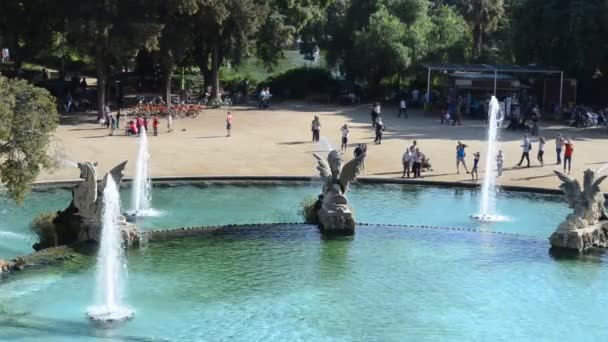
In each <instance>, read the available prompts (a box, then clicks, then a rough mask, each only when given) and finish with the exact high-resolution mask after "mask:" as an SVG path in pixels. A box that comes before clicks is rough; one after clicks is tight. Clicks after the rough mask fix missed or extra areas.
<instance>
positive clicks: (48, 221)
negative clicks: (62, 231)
mask: <svg viewBox="0 0 608 342" xmlns="http://www.w3.org/2000/svg"><path fill="white" fill-rule="evenodd" d="M55 217H57V213H55V212H50V213H42V214H40V215H38V216H37V217H36V218H35V219H34V220H33V221H32V223H31V224H30V229H31V230H32V232H34V234H36V235H37V236H38V243H37V244H35V245H34V246H35V247H34V249H36V250H39V249H44V248H48V247H54V246H57V245H58V238H57V231H56V230H55V224H54V223H53V220H55Z"/></svg>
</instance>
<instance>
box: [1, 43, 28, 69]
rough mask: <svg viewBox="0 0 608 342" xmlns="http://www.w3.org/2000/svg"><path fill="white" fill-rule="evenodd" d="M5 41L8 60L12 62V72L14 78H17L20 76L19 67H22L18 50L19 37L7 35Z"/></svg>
mask: <svg viewBox="0 0 608 342" xmlns="http://www.w3.org/2000/svg"><path fill="white" fill-rule="evenodd" d="M7 40H8V49H9V52H10V60H11V61H12V62H13V72H14V73H15V77H19V76H20V74H21V67H22V65H23V56H22V55H21V51H20V49H19V37H17V35H9V37H8V39H7ZM0 48H2V47H0Z"/></svg>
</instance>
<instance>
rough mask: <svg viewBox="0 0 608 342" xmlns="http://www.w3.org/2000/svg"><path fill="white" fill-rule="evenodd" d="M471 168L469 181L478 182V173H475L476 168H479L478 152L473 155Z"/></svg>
mask: <svg viewBox="0 0 608 342" xmlns="http://www.w3.org/2000/svg"><path fill="white" fill-rule="evenodd" d="M473 156H474V158H473V168H472V169H471V180H472V181H474V182H475V181H477V180H479V173H477V168H478V166H479V158H480V156H481V154H480V153H479V152H475V154H474V155H473Z"/></svg>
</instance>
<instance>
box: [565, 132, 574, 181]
mask: <svg viewBox="0 0 608 342" xmlns="http://www.w3.org/2000/svg"><path fill="white" fill-rule="evenodd" d="M564 147H565V151H564V172H566V165H567V166H568V174H570V168H571V167H572V154H573V153H574V144H573V143H572V141H571V140H570V139H569V138H568V139H566V142H565V143H564Z"/></svg>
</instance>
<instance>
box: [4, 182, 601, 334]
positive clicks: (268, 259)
mask: <svg viewBox="0 0 608 342" xmlns="http://www.w3.org/2000/svg"><path fill="white" fill-rule="evenodd" d="M318 188H319V187H318V186H317V185H316V184H293V185H280V186H265V185H249V186H236V185H212V186H202V185H200V186H179V187H157V188H155V189H154V200H153V205H154V207H155V208H156V209H159V210H161V211H164V215H161V216H159V217H151V218H146V219H145V220H143V221H140V226H141V227H142V229H144V230H152V229H161V228H176V227H183V226H201V225H205V226H210V225H225V224H231V223H240V224H243V223H264V222H297V221H301V218H300V217H299V216H298V209H299V203H300V202H301V201H302V199H303V198H305V197H307V196H316V194H317V193H318ZM127 191H128V189H126V190H124V191H123V194H122V195H123V196H122V197H123V198H124V199H125V200H126V201H128V197H129V196H128V192H127ZM349 198H350V201H351V203H352V204H353V206H354V207H355V210H356V218H357V221H359V222H369V223H374V224H376V225H373V226H360V227H358V228H357V232H356V234H355V236H353V237H344V238H325V237H323V236H321V235H320V234H319V233H318V231H317V229H316V228H315V227H312V226H308V225H280V226H270V227H257V226H256V227H239V228H226V229H223V230H220V231H218V232H215V233H213V234H209V235H207V236H202V237H197V238H189V239H183V240H170V241H164V242H156V243H152V244H150V245H149V246H148V247H147V248H145V249H142V250H136V251H131V252H130V254H129V258H128V259H129V260H128V269H129V278H128V288H127V300H126V302H127V304H129V305H130V306H132V307H133V308H134V309H135V310H136V316H135V319H134V320H133V321H131V322H128V323H126V324H124V325H122V326H120V327H118V328H116V329H112V330H104V329H98V328H95V327H93V326H91V325H90V324H89V322H88V321H87V320H86V319H85V318H84V311H85V309H86V307H87V306H89V305H90V304H91V303H92V302H93V299H94V294H93V291H94V289H95V286H94V281H95V276H94V267H93V263H94V260H93V258H89V259H85V260H84V261H80V262H67V263H66V264H64V265H61V266H53V267H48V268H44V269H38V270H30V271H26V272H19V273H15V274H12V275H10V276H8V277H4V278H0V341H5V340H6V341H12V340H15V341H51V342H53V341H226V340H230V341H297V340H303V341H438V340H441V341H555V340H561V341H603V340H606V339H608V325H606V324H605V322H604V321H605V313H606V312H607V309H606V307H607V306H608V270H607V266H606V265H607V262H608V256H606V255H591V256H585V257H579V258H574V259H573V258H564V257H557V256H553V255H551V254H550V253H549V251H548V249H549V244H548V242H547V236H549V234H550V233H551V232H552V231H553V230H554V229H555V227H556V225H557V224H558V223H559V222H560V221H561V220H562V219H563V218H564V217H565V215H566V214H567V213H568V209H567V207H566V205H565V204H564V203H563V200H562V199H561V198H560V197H559V196H546V195H533V194H523V193H501V194H500V195H499V197H498V201H499V202H498V208H499V210H500V212H501V214H503V215H506V216H508V217H510V218H511V220H510V221H508V222H500V223H494V224H483V223H478V222H475V221H471V220H470V219H469V215H470V214H472V213H475V212H476V210H477V201H478V193H477V192H476V191H471V190H464V189H446V188H432V187H417V186H402V185H373V186H372V185H362V184H359V185H356V186H354V187H353V188H352V189H351V192H350V194H349ZM69 199H70V194H69V192H68V191H62V190H55V191H50V192H36V193H33V194H31V195H30V196H29V197H28V199H27V201H26V203H25V205H24V206H22V207H16V206H14V205H12V204H10V203H9V202H6V201H4V202H0V208H2V209H1V210H2V215H1V216H0V256H3V257H10V256H13V255H18V254H24V253H27V252H29V251H30V247H29V246H30V245H31V243H32V242H33V239H32V238H31V236H29V233H28V230H27V226H28V224H29V222H30V221H31V219H32V218H33V217H34V216H35V215H36V214H37V213H39V212H43V211H50V210H58V209H63V208H64V207H65V206H66V205H67V204H68V202H69ZM124 206H125V207H128V203H124ZM386 224H419V225H433V226H449V227H457V228H475V229H477V230H481V231H482V232H469V231H452V230H438V229H421V228H398V227H389V226H386ZM495 231H498V232H508V233H515V234H521V235H520V236H508V235H502V234H494V233H493V232H495Z"/></svg>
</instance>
